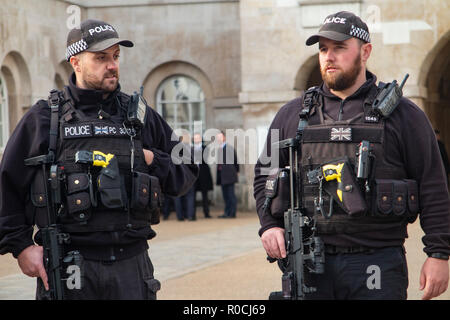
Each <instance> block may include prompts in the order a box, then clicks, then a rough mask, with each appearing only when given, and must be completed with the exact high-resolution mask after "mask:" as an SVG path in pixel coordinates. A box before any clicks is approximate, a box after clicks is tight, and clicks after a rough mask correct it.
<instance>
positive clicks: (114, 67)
mask: <svg viewBox="0 0 450 320" xmlns="http://www.w3.org/2000/svg"><path fill="white" fill-rule="evenodd" d="M118 67H119V62H118V61H116V60H114V59H111V60H109V61H108V64H107V65H106V68H107V69H108V70H117V68H118Z"/></svg>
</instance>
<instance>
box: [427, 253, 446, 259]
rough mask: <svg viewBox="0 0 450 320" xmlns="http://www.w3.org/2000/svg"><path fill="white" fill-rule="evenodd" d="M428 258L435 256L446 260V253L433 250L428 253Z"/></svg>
mask: <svg viewBox="0 0 450 320" xmlns="http://www.w3.org/2000/svg"><path fill="white" fill-rule="evenodd" d="M428 256H429V257H430V258H436V259H441V260H448V254H445V253H440V252H435V253H431V254H429V255H428Z"/></svg>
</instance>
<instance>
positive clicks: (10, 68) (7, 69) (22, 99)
mask: <svg viewBox="0 0 450 320" xmlns="http://www.w3.org/2000/svg"><path fill="white" fill-rule="evenodd" d="M1 72H2V74H3V77H4V80H5V84H6V89H7V92H8V99H7V100H8V113H9V132H10V133H11V132H12V131H13V130H14V128H15V126H16V125H17V122H19V119H20V118H21V117H22V116H23V115H24V113H25V112H26V111H27V110H28V109H29V108H30V107H31V92H32V91H31V77H30V73H29V71H28V67H27V64H26V62H25V60H24V59H23V57H22V56H21V54H20V53H18V52H16V51H11V52H9V53H8V54H7V55H6V56H5V58H4V59H3V61H2V63H1Z"/></svg>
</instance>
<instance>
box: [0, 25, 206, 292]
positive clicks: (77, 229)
mask: <svg viewBox="0 0 450 320" xmlns="http://www.w3.org/2000/svg"><path fill="white" fill-rule="evenodd" d="M121 46H123V47H132V46H133V43H132V42H131V41H129V40H124V39H121V38H119V35H118V33H117V31H116V29H115V28H114V27H113V26H112V25H110V24H108V23H106V22H103V21H99V20H86V21H83V22H82V23H81V25H80V28H79V29H73V30H71V31H70V32H69V34H68V37H67V51H66V58H67V61H69V62H70V64H71V65H72V67H73V69H74V73H73V74H72V75H71V76H70V79H69V85H68V86H66V87H65V88H64V91H63V92H56V91H52V93H51V95H50V97H51V98H50V99H49V101H48V102H47V101H44V100H40V101H38V102H37V103H36V104H35V105H33V106H32V107H31V109H30V110H29V112H27V113H26V114H25V116H24V117H23V118H22V119H21V121H20V122H19V124H18V125H17V127H16V129H15V130H14V132H13V133H12V135H11V137H10V139H9V142H8V144H7V146H6V149H5V152H4V154H3V159H2V163H1V167H0V172H1V173H0V176H1V179H0V190H1V198H0V199H1V200H0V253H1V254H5V253H8V252H11V253H12V254H13V256H14V257H15V258H17V260H18V264H19V266H20V268H21V270H22V271H23V273H25V274H26V275H28V276H31V277H38V285H37V291H36V298H37V299H47V298H49V291H48V290H49V281H48V275H47V273H46V270H45V268H44V264H43V247H42V235H41V231H38V232H37V234H36V235H35V237H34V241H33V238H32V236H33V226H34V224H36V225H37V226H38V228H43V227H45V226H46V225H47V216H46V212H47V208H46V207H47V203H46V200H45V199H46V198H47V197H48V192H46V188H45V186H44V184H45V183H44V181H45V180H46V179H48V177H47V178H44V177H43V176H42V175H43V174H41V172H42V171H41V170H40V169H39V166H26V165H25V162H24V160H25V159H30V158H33V157H36V156H40V155H45V154H50V152H49V150H51V151H54V155H55V161H53V162H51V164H56V167H57V168H58V172H59V174H58V178H59V180H60V182H61V188H60V190H59V191H60V196H61V199H62V200H61V201H60V202H61V204H60V205H59V206H58V208H59V211H58V221H57V222H58V223H59V224H61V225H62V231H63V232H64V233H66V234H68V235H69V236H70V242H69V241H67V242H65V243H64V252H63V253H64V254H66V253H67V252H78V253H80V254H81V257H82V258H83V261H84V262H83V264H82V274H83V285H82V287H81V289H79V287H75V288H73V287H72V288H71V289H73V290H68V289H67V288H65V293H64V295H65V298H66V299H156V292H157V291H158V290H159V287H160V283H159V282H158V280H156V279H154V276H153V265H152V262H151V261H150V258H149V256H148V253H147V249H148V244H147V240H148V239H151V238H153V237H154V236H155V235H156V233H155V232H154V231H153V230H152V228H151V227H150V223H156V222H158V221H157V220H158V217H157V216H156V215H157V212H158V206H159V204H160V203H159V202H160V200H161V199H160V198H159V194H160V193H161V190H160V188H162V190H163V191H164V193H167V194H170V195H173V196H178V195H181V194H183V193H185V192H186V191H187V190H189V189H190V188H191V186H192V185H193V183H194V182H195V178H196V175H197V167H196V166H195V165H184V164H181V165H175V164H174V163H172V161H171V156H170V154H171V150H172V149H173V147H174V146H175V144H176V143H178V141H172V140H171V136H172V129H171V128H170V127H169V126H168V124H167V123H166V122H165V121H164V120H163V119H162V118H161V117H160V116H159V114H158V113H156V112H155V111H154V110H153V109H152V108H150V107H148V106H147V105H146V104H145V102H144V100H141V99H140V98H139V97H138V99H139V100H136V99H135V98H136V97H137V95H134V96H133V97H134V99H132V98H131V97H130V96H129V95H127V94H125V93H123V92H121V89H120V85H119V61H120V60H119V57H120V51H121ZM131 100H133V102H131ZM137 101H138V102H139V103H137ZM55 102H56V103H55ZM53 104H56V106H57V108H56V109H54V108H53V107H52V110H56V111H57V113H56V116H55V115H54V112H51V110H50V108H49V105H53ZM130 106H134V107H136V106H139V112H136V110H137V109H136V108H135V109H133V108H131V107H130ZM130 110H131V113H130ZM133 110H134V111H133ZM133 112H134V113H133ZM55 119H56V120H55ZM55 136H57V139H55V138H54V137H55ZM80 152H81V153H80ZM94 155H96V156H102V155H103V156H104V155H107V157H103V158H102V157H100V158H95V159H97V160H98V159H100V162H97V164H96V163H94V162H93V161H90V160H93V156H94ZM52 182H53V180H52ZM30 186H31V189H30ZM47 187H48V185H47ZM52 188H53V187H52ZM47 189H50V188H49V187H48V188H47ZM30 190H31V191H30ZM47 191H48V190H47ZM51 197H52V199H53V200H54V199H55V198H56V196H55V197H53V194H52V196H51ZM35 243H36V244H35ZM62 278H64V274H62ZM64 287H66V286H64Z"/></svg>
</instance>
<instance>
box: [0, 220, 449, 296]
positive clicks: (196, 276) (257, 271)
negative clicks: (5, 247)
mask: <svg viewBox="0 0 450 320" xmlns="http://www.w3.org/2000/svg"><path fill="white" fill-rule="evenodd" d="M197 215H198V216H199V214H197ZM218 215H219V212H213V216H214V217H216V216H218ZM258 228H259V222H258V219H257V217H256V214H254V213H238V218H237V219H217V218H213V219H204V218H202V217H201V216H199V217H198V219H197V221H183V222H180V221H176V219H175V218H174V217H173V216H172V217H171V219H169V220H167V221H161V223H160V224H159V225H156V226H155V230H156V232H157V233H158V236H157V237H156V238H155V239H154V240H152V241H150V249H149V254H150V257H151V259H152V262H153V264H154V267H155V277H156V278H157V279H159V280H160V281H161V283H162V288H161V291H160V292H159V294H158V299H161V300H178V299H189V300H209V299H211V300H240V299H245V300H247V299H248V300H264V299H267V297H268V295H269V293H270V292H271V291H275V290H280V287H281V272H280V271H279V269H278V267H277V266H276V264H269V263H268V262H267V261H266V259H265V257H266V255H265V252H264V250H263V249H262V246H261V242H260V239H259V237H258V236H257V231H258ZM409 233H410V238H409V239H407V243H406V250H407V258H408V266H409V275H410V280H409V281H410V285H409V290H408V298H409V299H420V297H421V296H422V292H421V291H419V283H418V278H419V272H420V268H421V266H422V264H423V261H424V260H425V258H426V257H425V254H424V253H423V252H422V247H423V245H422V243H421V240H420V239H421V237H422V231H421V230H420V226H419V224H418V223H415V224H413V225H411V226H410V227H409ZM35 283H36V280H35V279H34V278H29V277H27V276H25V275H23V274H21V273H20V269H19V268H18V266H17V263H16V260H15V259H13V258H12V257H11V255H8V256H0V300H20V299H23V300H29V299H34V289H35ZM439 299H444V300H448V299H450V293H449V291H447V292H446V293H445V294H444V295H442V296H441V297H439Z"/></svg>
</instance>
